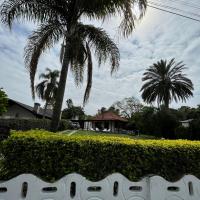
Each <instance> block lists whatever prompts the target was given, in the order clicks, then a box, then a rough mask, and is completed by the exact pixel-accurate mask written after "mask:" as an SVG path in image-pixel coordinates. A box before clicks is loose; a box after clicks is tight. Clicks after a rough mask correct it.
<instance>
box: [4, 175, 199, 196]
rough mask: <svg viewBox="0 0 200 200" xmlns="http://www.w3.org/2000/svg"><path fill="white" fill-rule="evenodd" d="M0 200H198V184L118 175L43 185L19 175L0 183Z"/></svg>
mask: <svg viewBox="0 0 200 200" xmlns="http://www.w3.org/2000/svg"><path fill="white" fill-rule="evenodd" d="M0 200H200V180H199V179H197V178H196V177H194V176H191V175H187V176H184V177H183V178H182V179H181V180H179V181H178V182H174V183H171V182H168V181H166V180H165V179H163V178H161V177H159V176H153V177H146V178H144V179H142V180H141V181H139V182H131V181H129V180H128V179H127V178H125V177H124V176H122V175H121V174H112V175H110V176H108V177H106V178H105V179H103V180H101V181H99V182H91V181H89V180H87V179H86V178H84V177H83V176H81V175H78V174H70V175H67V176H65V177H63V178H62V179H60V180H59V181H57V182H55V183H46V182H44V181H42V180H41V179H39V178H37V177H36V176H33V175H31V174H23V175H20V176H18V177H16V178H13V179H11V180H9V181H6V182H0Z"/></svg>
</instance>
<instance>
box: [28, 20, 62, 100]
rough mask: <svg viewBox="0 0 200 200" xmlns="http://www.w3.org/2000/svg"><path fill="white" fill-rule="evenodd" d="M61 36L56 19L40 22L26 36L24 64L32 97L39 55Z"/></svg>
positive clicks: (60, 27) (60, 29)
mask: <svg viewBox="0 0 200 200" xmlns="http://www.w3.org/2000/svg"><path fill="white" fill-rule="evenodd" d="M62 36H63V30H62V26H61V25H60V24H59V23H58V21H54V22H48V23H46V24H42V25H41V26H40V27H39V28H38V29H37V30H36V31H34V32H33V34H32V35H31V36H30V37H29V38H28V44H27V46H26V48H25V55H24V58H25V66H26V68H27V69H28V70H29V73H30V79H31V89H32V96H33V98H34V79H35V73H36V70H37V65H38V61H39V58H40V55H41V54H42V53H43V52H44V51H45V50H47V49H49V48H51V47H52V46H53V45H54V44H55V43H56V42H58V41H59V40H60V38H61V37H62Z"/></svg>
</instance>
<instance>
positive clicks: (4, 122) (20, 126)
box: [0, 119, 72, 131]
mask: <svg viewBox="0 0 200 200" xmlns="http://www.w3.org/2000/svg"><path fill="white" fill-rule="evenodd" d="M0 126H8V127H9V128H10V129H12V130H21V131H27V130H31V129H44V130H50V128H51V121H50V120H49V119H0ZM71 128H72V125H71V123H70V122H69V121H68V120H61V121H60V125H59V131H62V130H66V129H71Z"/></svg>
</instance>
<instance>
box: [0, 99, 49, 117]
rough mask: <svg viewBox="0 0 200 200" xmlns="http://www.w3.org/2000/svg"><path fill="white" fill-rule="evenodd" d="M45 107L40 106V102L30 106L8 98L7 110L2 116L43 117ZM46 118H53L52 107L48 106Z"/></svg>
mask: <svg viewBox="0 0 200 200" xmlns="http://www.w3.org/2000/svg"><path fill="white" fill-rule="evenodd" d="M43 113H44V109H43V108H41V107H40V104H39V103H35V104H34V106H33V107H32V106H29V105H26V104H23V103H20V102H18V101H15V100H13V99H9V100H8V108H7V112H6V113H4V114H3V116H1V118H3V119H15V118H19V119H37V118H38V119H40V118H43ZM45 118H47V119H51V118H52V109H51V107H48V108H47V110H46V114H45Z"/></svg>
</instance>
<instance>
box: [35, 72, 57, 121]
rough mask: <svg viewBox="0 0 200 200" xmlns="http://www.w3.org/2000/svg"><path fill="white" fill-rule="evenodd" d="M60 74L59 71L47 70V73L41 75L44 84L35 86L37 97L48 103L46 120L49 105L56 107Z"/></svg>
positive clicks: (46, 104)
mask: <svg viewBox="0 0 200 200" xmlns="http://www.w3.org/2000/svg"><path fill="white" fill-rule="evenodd" d="M59 74H60V72H59V71H58V70H54V71H51V69H49V68H46V73H42V74H40V76H39V78H40V79H43V80H42V82H40V83H38V84H37V85H36V86H35V90H36V92H37V95H38V97H39V98H41V99H42V100H44V101H46V103H45V108H44V113H43V116H44V118H45V113H46V110H47V106H48V105H52V106H53V105H54V103H55V99H56V95H57V90H58V81H57V79H58V78H59Z"/></svg>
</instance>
